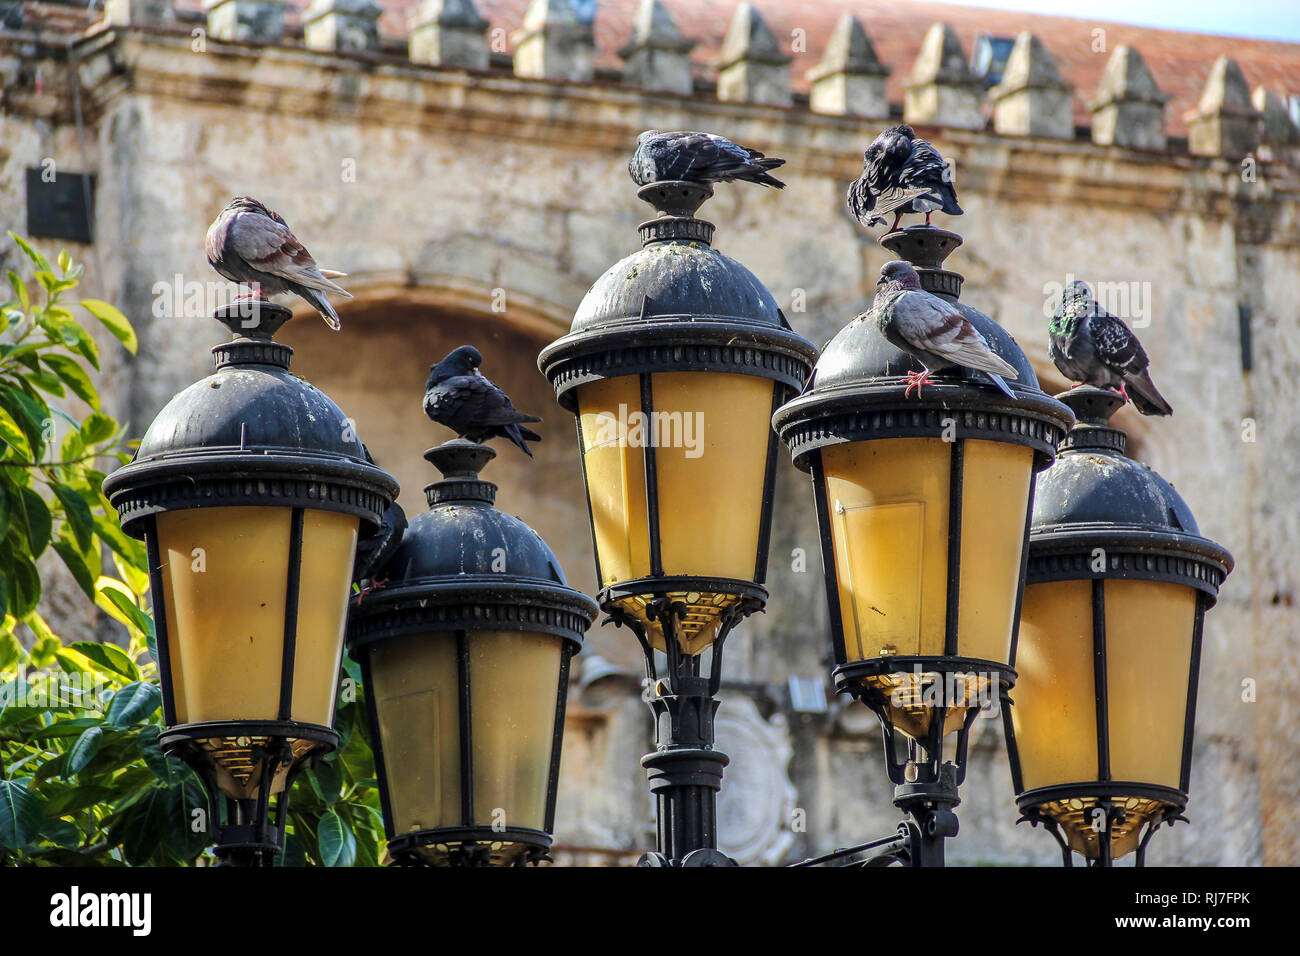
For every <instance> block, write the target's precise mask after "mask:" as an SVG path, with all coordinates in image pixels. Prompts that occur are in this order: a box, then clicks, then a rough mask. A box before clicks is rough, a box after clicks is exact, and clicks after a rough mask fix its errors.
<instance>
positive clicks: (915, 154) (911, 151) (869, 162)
mask: <svg viewBox="0 0 1300 956" xmlns="http://www.w3.org/2000/svg"><path fill="white" fill-rule="evenodd" d="M848 206H849V211H850V212H852V213H853V217H854V218H855V219H857V221H858V222H860V223H862V225H864V226H868V227H870V226H874V225H878V224H879V223H883V222H885V221H886V219H885V217H886V216H888V215H889V214H890V213H893V214H894V224H893V225H892V226H890V228H889V231H890V232H894V231H896V230H897V229H898V223H899V220H900V219H902V217H903V216H904V215H905V214H907V213H917V214H919V213H924V214H925V224H926V225H927V226H928V225H930V216H931V215H932V214H933V213H935V212H943V213H945V214H947V215H949V216H960V215H962V208H961V206H959V205H958V204H957V189H956V187H955V186H954V185H953V181H952V172H951V170H950V169H949V167H948V163H947V162H946V161H945V160H944V158H943V157H942V156H941V155H939V151H938V150H937V149H935V148H934V147H933V146H931V145H930V144H929V143H928V142H926V141H925V140H923V139H921V138H920V137H919V136H917V135H916V131H915V130H913V129H912V127H910V126H905V125H904V126H892V127H890V128H889V129H887V130H885V131H884V132H883V133H881V134H880V135H879V136H877V137H876V138H875V139H874V140H873V141H872V143H871V145H870V146H868V147H867V149H866V152H865V153H864V154H863V157H862V175H861V176H859V177H858V178H857V179H856V180H854V182H853V183H852V184H850V186H849V192H848Z"/></svg>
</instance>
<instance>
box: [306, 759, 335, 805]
mask: <svg viewBox="0 0 1300 956" xmlns="http://www.w3.org/2000/svg"><path fill="white" fill-rule="evenodd" d="M307 780H308V781H309V782H310V783H311V788H312V789H313V790H315V791H316V796H318V797H320V798H321V801H322V802H323V803H324V804H325V805H326V806H327V807H328V806H333V805H334V804H335V803H337V802H338V800H339V795H340V792H341V791H342V790H343V771H342V770H341V769H340V768H339V766H338V764H337V763H336V762H334V761H329V762H322V763H321V764H320V765H319V766H317V767H315V768H313V769H311V770H308V771H307Z"/></svg>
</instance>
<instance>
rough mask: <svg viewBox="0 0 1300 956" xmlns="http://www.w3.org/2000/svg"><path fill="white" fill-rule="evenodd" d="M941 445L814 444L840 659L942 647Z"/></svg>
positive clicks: (905, 441) (946, 453)
mask: <svg viewBox="0 0 1300 956" xmlns="http://www.w3.org/2000/svg"><path fill="white" fill-rule="evenodd" d="M951 454H952V443H950V442H945V441H943V440H941V439H938V438H894V439H876V440H872V441H863V442H852V443H849V444H843V445H832V446H830V447H827V448H824V449H822V452H821V455H822V466H823V469H824V472H825V475H826V500H827V502H828V504H829V506H830V510H831V514H830V524H831V537H832V540H833V543H834V549H835V555H834V563H835V576H836V582H837V586H838V588H839V600H840V610H841V614H842V619H843V627H844V651H845V657H846V660H848V661H857V660H863V659H869V658H876V657H888V656H892V655H898V654H904V655H939V654H942V653H943V651H944V625H945V615H946V607H947V592H948V588H947V580H948V483H949V475H950V471H951V465H950V463H951ZM1022 514H1023V513H1022ZM1022 522H1023V517H1022ZM1023 530H1024V527H1023V524H1022V525H1021V532H1022V533H1023Z"/></svg>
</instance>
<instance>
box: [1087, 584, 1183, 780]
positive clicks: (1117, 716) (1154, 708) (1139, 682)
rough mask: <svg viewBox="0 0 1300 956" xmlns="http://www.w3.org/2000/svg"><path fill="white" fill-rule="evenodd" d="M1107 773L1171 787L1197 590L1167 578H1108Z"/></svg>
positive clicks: (1178, 759) (1176, 775) (1178, 768)
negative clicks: (1149, 579)
mask: <svg viewBox="0 0 1300 956" xmlns="http://www.w3.org/2000/svg"><path fill="white" fill-rule="evenodd" d="M1105 597H1106V702H1107V708H1108V710H1109V713H1110V774H1111V779H1113V780H1131V781H1135V782H1139V783H1148V784H1156V785H1158V786H1163V787H1172V788H1174V789H1178V788H1179V785H1180V783H1181V778H1182V765H1183V728H1184V725H1185V723H1186V718H1187V690H1188V683H1189V680H1188V678H1189V676H1190V674H1189V671H1190V668H1191V660H1192V629H1193V626H1194V624H1195V620H1196V591H1195V590H1193V589H1192V588H1190V587H1187V586H1185V585H1181V584H1172V583H1170V582H1166V581H1118V580H1116V581H1107V582H1106V587H1105Z"/></svg>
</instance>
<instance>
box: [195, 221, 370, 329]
mask: <svg viewBox="0 0 1300 956" xmlns="http://www.w3.org/2000/svg"><path fill="white" fill-rule="evenodd" d="M205 247H206V251H207V255H208V264H209V265H211V266H212V268H213V269H215V270H216V271H217V273H218V274H220V275H221V276H223V277H224V278H226V279H229V280H230V281H231V282H238V283H241V284H246V285H250V286H252V288H253V292H252V293H251V294H249V295H243V296H240V298H241V299H242V298H249V297H251V298H254V299H264V298H267V297H268V296H272V295H277V294H279V293H281V292H292V293H294V294H295V295H298V296H300V297H301V298H303V299H304V300H306V302H307V303H308V304H309V305H310V306H311V307H312V308H314V309H315V310H316V311H317V312H319V313H320V317H321V318H322V319H324V320H325V322H326V324H327V325H329V327H330V328H331V329H333V330H334V331H336V332H337V331H338V330H339V329H340V328H341V327H342V323H341V322H340V321H339V316H338V313H337V312H335V311H334V306H333V305H331V304H330V300H329V295H330V294H334V295H341V296H343V297H344V298H348V299H350V298H352V294H351V293H350V292H348V291H347V290H346V289H344V288H343V287H342V286H340V285H338V284H337V283H336V282H333V281H332V280H334V279H341V278H343V276H344V275H345V273H342V272H334V271H332V270H329V269H321V268H320V267H319V266H317V265H316V260H315V259H313V258H312V257H311V253H309V252H308V251H307V248H306V247H305V246H304V245H303V244H302V243H301V242H299V241H298V239H297V238H296V237H295V236H294V234H293V232H292V231H291V230H290V229H289V226H288V224H287V223H286V222H285V221H284V219H282V218H281V217H280V215H279V213H277V212H275V211H274V210H271V209H268V208H267V207H266V206H265V205H263V204H262V203H260V202H258V201H257V200H256V199H253V198H252V197H250V196H237V197H236V198H235V199H232V200H231V201H230V203H229V205H227V206H226V208H225V209H223V210H221V212H220V213H218V214H217V218H216V219H214V220H213V222H212V225H211V226H209V227H208V236H207V242H206V243H205Z"/></svg>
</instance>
